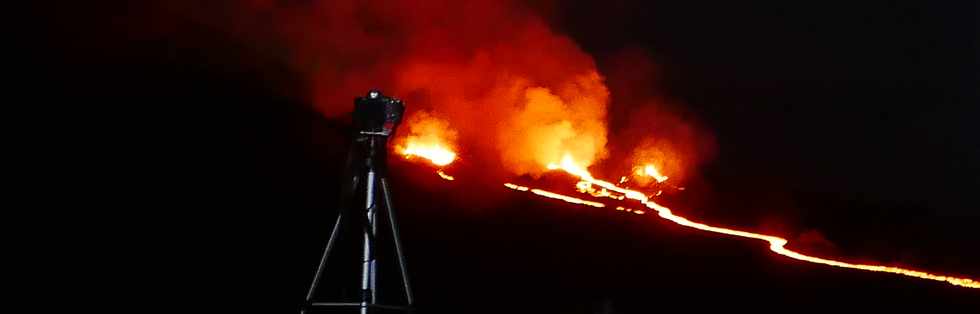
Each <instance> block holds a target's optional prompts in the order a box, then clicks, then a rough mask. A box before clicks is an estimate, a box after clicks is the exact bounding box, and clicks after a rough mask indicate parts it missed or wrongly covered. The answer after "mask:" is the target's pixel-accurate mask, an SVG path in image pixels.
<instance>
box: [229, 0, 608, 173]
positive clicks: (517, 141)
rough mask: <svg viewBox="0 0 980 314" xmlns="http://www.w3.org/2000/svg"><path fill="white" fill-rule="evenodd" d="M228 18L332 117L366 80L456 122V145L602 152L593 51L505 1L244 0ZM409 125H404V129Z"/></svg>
mask: <svg viewBox="0 0 980 314" xmlns="http://www.w3.org/2000/svg"><path fill="white" fill-rule="evenodd" d="M235 16H236V18H234V19H233V21H234V24H233V25H232V26H233V27H232V28H233V29H234V31H235V32H236V33H237V34H239V36H241V37H242V38H247V39H249V40H253V41H261V43H258V44H259V45H271V46H274V47H275V48H270V49H274V50H276V51H282V54H284V55H285V56H287V59H288V61H287V62H288V63H289V65H290V66H291V67H292V68H294V69H296V71H297V72H300V73H303V75H306V76H307V77H308V82H309V86H308V88H309V90H310V98H309V101H311V102H312V103H314V104H315V106H316V109H317V110H318V111H320V112H322V113H323V114H324V115H326V116H327V117H339V116H341V115H342V114H344V113H346V112H349V110H350V108H351V99H352V98H353V97H354V96H356V95H360V94H363V93H364V92H365V91H367V90H368V89H370V88H375V87H377V88H381V89H382V91H384V92H385V93H387V94H391V95H395V96H397V97H399V98H402V99H404V100H405V102H406V105H407V111H408V112H407V115H408V119H407V123H406V125H407V127H408V128H412V126H411V123H412V122H413V121H420V120H418V119H412V116H414V115H417V114H419V112H422V111H429V112H431V113H433V114H434V115H437V116H439V117H441V118H444V119H445V120H446V121H448V123H449V125H448V127H451V128H453V129H455V130H457V131H458V140H459V142H460V143H461V144H462V145H460V147H459V148H460V149H462V150H464V151H462V152H461V153H463V154H466V155H467V156H470V157H471V159H472V158H473V157H474V156H475V157H476V159H481V160H485V161H488V162H494V161H495V162H498V163H499V164H502V165H503V166H504V168H505V169H507V170H509V172H511V173H513V174H532V175H534V174H537V173H538V172H540V171H543V170H544V169H545V166H546V165H547V164H549V163H555V162H558V161H559V160H560V158H561V157H562V156H563V155H565V154H569V155H571V156H573V157H574V158H575V160H576V161H577V162H578V163H580V164H582V165H583V166H588V165H591V164H592V163H594V162H596V161H599V160H601V159H602V158H604V157H605V156H606V147H605V146H606V141H607V139H606V122H605V121H606V106H607V105H608V103H609V97H608V95H609V92H608V90H607V88H606V86H605V83H604V81H603V80H604V78H603V77H602V76H600V75H599V72H598V70H597V68H596V64H595V62H594V60H593V59H592V57H591V56H589V55H588V54H586V53H585V52H583V51H582V50H581V49H580V48H579V47H578V46H576V44H575V43H574V42H573V41H572V40H570V39H569V38H567V37H565V36H562V35H560V34H557V33H555V32H553V31H552V30H551V29H550V28H549V27H548V26H547V25H546V23H545V22H544V21H543V20H542V19H541V18H539V17H538V16H537V15H536V14H534V12H532V11H531V10H530V9H528V8H526V7H523V6H522V5H520V4H518V3H514V2H510V1H491V0H477V1H424V2H418V1H357V2H351V1H322V2H315V3H307V2H298V3H297V2H277V1H251V2H249V3H248V5H245V6H244V9H243V8H241V7H239V8H237V13H235ZM403 133H404V132H403Z"/></svg>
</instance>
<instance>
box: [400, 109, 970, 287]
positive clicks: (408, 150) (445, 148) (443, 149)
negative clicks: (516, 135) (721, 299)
mask: <svg viewBox="0 0 980 314" xmlns="http://www.w3.org/2000/svg"><path fill="white" fill-rule="evenodd" d="M441 130H445V125H439V126H437V127H431V128H427V129H426V130H424V131H425V132H423V133H425V134H421V135H420V134H413V135H411V136H409V137H408V138H407V139H406V140H405V141H404V142H403V143H402V144H401V145H397V146H396V148H397V149H398V152H399V153H400V154H401V155H402V156H403V157H404V158H406V159H413V158H415V157H421V158H424V159H427V160H428V161H429V162H431V163H432V164H434V165H436V166H439V167H444V166H447V165H449V164H450V163H452V162H453V161H454V160H456V153H455V152H454V151H453V150H452V149H450V148H449V147H450V146H449V145H448V144H446V141H445V140H444V139H443V138H442V137H441V136H440V134H441V133H444V131H441ZM547 168H548V170H561V171H564V172H566V173H568V174H571V175H573V176H575V177H577V178H579V180H580V181H579V182H578V183H577V184H576V189H577V190H578V191H579V192H581V193H586V194H589V195H592V196H594V197H608V198H612V199H616V200H623V199H624V198H628V199H631V200H635V201H639V202H640V203H641V204H643V205H644V206H646V207H648V208H650V209H652V210H655V211H657V214H658V215H659V216H660V217H661V218H664V219H667V220H670V221H672V222H674V223H676V224H679V225H682V226H685V227H691V228H695V229H699V230H704V231H710V232H715V233H721V234H727V235H733V236H738V237H743V238H751V239H757V240H762V241H766V242H768V243H769V249H770V250H772V251H773V252H775V253H776V254H780V255H783V256H786V257H790V258H793V259H797V260H801V261H806V262H810V263H817V264H824V265H830V266H836V267H843V268H852V269H860V270H867V271H876V272H887V273H894V274H900V275H905V276H910V277H917V278H922V279H930V280H936V281H944V282H948V283H950V284H953V285H956V286H961V287H968V288H980V282H977V281H975V280H973V279H969V278H958V277H952V276H944V275H935V274H931V273H927V272H924V271H918V270H912V269H905V268H899V267H890V266H881V265H868V264H853V263H847V262H842V261H837V260H832V259H827V258H820V257H814V256H809V255H805V254H802V253H799V252H796V251H792V250H790V249H787V248H786V244H787V243H788V242H789V241H787V240H786V239H784V238H780V237H777V236H773V235H766V234H760V233H753V232H748V231H742V230H736V229H729V228H722V227H715V226H710V225H706V224H703V223H699V222H694V221H691V220H688V219H687V218H684V217H681V216H677V215H674V214H673V213H672V212H671V211H670V209H669V208H667V207H664V206H662V205H660V204H657V203H656V202H654V201H652V200H650V197H648V196H647V195H646V194H644V193H643V192H640V191H636V190H631V189H628V188H624V187H621V186H619V185H616V184H613V183H611V182H608V181H604V180H599V179H596V178H595V177H593V176H592V174H591V173H590V172H589V171H588V170H586V169H585V167H582V166H579V165H578V164H577V163H576V162H575V161H574V160H573V158H572V157H571V155H565V156H564V157H563V158H562V160H561V162H560V163H558V164H550V165H548V166H547ZM637 169H638V170H639V171H638V173H637V174H638V175H646V176H649V177H653V178H654V179H656V180H657V182H659V183H662V182H664V181H666V180H667V176H664V175H663V174H661V173H660V172H659V171H658V170H657V169H656V168H655V167H654V166H652V165H645V166H643V167H639V168H637ZM640 171H641V172H640ZM436 173H437V174H439V176H440V177H442V178H443V179H445V180H450V181H452V180H455V178H453V177H452V176H450V175H447V174H446V173H445V172H443V170H442V169H439V170H437V171H436ZM625 181H626V179H625V177H623V178H621V179H620V183H623V182H625ZM504 186H506V187H507V188H510V189H513V190H516V191H522V192H531V193H534V194H535V195H539V196H542V197H547V198H552V199H558V200H562V201H565V202H569V203H573V204H580V205H587V206H592V207H600V208H602V207H606V204H603V203H600V202H594V201H587V200H583V199H580V198H575V197H571V196H566V195H562V194H558V193H554V192H549V191H545V190H541V189H536V188H529V187H526V186H520V185H516V184H513V183H504ZM658 194H659V192H658ZM616 209H617V210H622V211H628V212H632V213H635V214H641V215H642V214H644V213H645V212H644V211H642V210H632V209H629V210H627V209H626V208H623V207H616Z"/></svg>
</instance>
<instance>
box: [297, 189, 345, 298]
mask: <svg viewBox="0 0 980 314" xmlns="http://www.w3.org/2000/svg"><path fill="white" fill-rule="evenodd" d="M358 181H359V180H358V177H356V176H355V177H353V178H351V185H350V189H351V190H350V193H353V191H356V190H357V185H358ZM342 194H344V195H341V199H343V198H344V197H345V196H346V192H345V193H342ZM341 206H342V208H340V210H338V211H337V219H336V221H335V222H334V223H333V230H331V231H330V239H329V240H327V247H326V248H324V249H323V256H321V257H320V264H319V265H318V266H317V267H316V273H315V274H314V275H313V282H312V283H310V290H309V291H307V292H306V304H305V305H304V307H303V309H302V310H300V314H304V313H306V306H309V305H310V304H311V303H312V302H313V294H314V293H316V288H317V287H318V286H319V285H320V278H321V277H323V270H324V269H326V268H327V259H328V258H329V257H330V251H332V250H333V246H334V244H335V243H337V239H338V238H339V237H340V226H341V225H342V224H343V221H344V211H345V209H344V208H343V206H344V205H341Z"/></svg>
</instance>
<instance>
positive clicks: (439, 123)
mask: <svg viewBox="0 0 980 314" xmlns="http://www.w3.org/2000/svg"><path fill="white" fill-rule="evenodd" d="M405 124H407V126H406V128H408V135H407V136H405V137H402V138H398V139H396V140H395V149H396V151H397V152H398V153H399V154H401V155H402V156H405V157H406V158H409V159H411V158H412V157H421V158H425V159H428V160H429V161H430V162H432V164H434V165H436V166H440V167H442V166H446V165H448V164H451V163H452V162H453V161H454V160H456V152H455V151H454V150H453V147H454V146H455V145H454V143H455V142H456V136H457V134H456V130H453V129H452V128H450V127H449V122H447V121H446V120H443V119H440V118H437V117H435V116H433V115H432V114H429V113H428V112H425V111H419V112H417V113H415V114H414V115H412V116H411V117H410V118H409V119H408V120H407V121H406V122H405Z"/></svg>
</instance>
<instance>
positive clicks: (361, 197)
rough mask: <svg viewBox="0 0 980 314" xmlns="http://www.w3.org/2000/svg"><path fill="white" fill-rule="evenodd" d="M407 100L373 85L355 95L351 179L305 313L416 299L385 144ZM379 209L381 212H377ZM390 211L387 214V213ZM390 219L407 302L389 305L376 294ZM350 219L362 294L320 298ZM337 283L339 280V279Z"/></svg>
mask: <svg viewBox="0 0 980 314" xmlns="http://www.w3.org/2000/svg"><path fill="white" fill-rule="evenodd" d="M404 112H405V105H404V104H403V103H402V101H401V100H398V99H397V98H393V97H387V96H385V95H383V94H381V92H380V91H378V90H371V91H369V92H368V94H367V96H364V97H357V98H355V99H354V112H353V118H354V127H355V130H356V133H355V134H354V135H353V136H354V141H353V144H354V145H352V147H351V148H350V153H349V155H348V167H349V168H348V171H349V173H348V175H350V177H349V178H350V181H349V182H348V183H346V184H345V191H344V192H343V195H344V197H343V198H344V199H345V200H344V201H342V202H343V203H344V204H343V205H341V206H340V207H341V208H340V210H339V211H338V214H337V220H336V221H335V222H334V227H333V231H331V234H330V238H329V240H328V241H327V247H326V249H324V252H323V257H321V259H320V265H319V266H318V267H317V270H316V273H315V274H314V276H313V282H312V283H311V284H310V289H309V291H308V292H307V294H306V304H304V307H303V310H302V312H301V313H306V311H307V310H313V309H317V308H323V309H330V308H334V309H336V308H358V309H360V313H361V314H368V313H369V312H371V311H373V310H377V309H387V310H410V309H411V306H412V303H413V298H412V289H411V286H410V285H409V283H408V270H407V269H406V266H405V256H404V253H403V252H402V245H401V240H400V239H399V237H398V222H397V220H396V216H395V212H394V206H393V204H392V199H391V191H390V190H389V186H388V180H387V179H386V178H385V177H386V174H387V165H386V159H387V151H388V149H387V143H388V137H390V136H391V135H392V134H394V132H395V128H397V127H398V124H399V123H400V122H401V120H402V114H404ZM379 213H381V214H380V215H379ZM385 214H387V215H385ZM384 219H387V221H388V225H389V226H390V227H391V229H390V230H391V233H390V234H391V240H392V242H393V243H392V244H394V249H395V257H396V260H397V265H398V269H399V271H400V273H401V274H400V275H401V276H400V277H401V281H402V288H403V292H404V298H403V301H404V303H405V304H404V305H385V304H382V303H381V302H380V298H379V294H378V290H379V287H378V284H377V277H378V256H377V245H378V242H379V239H378V226H379V225H380V224H381V220H384ZM345 222H346V223H351V224H354V225H355V226H357V228H358V229H360V230H361V233H362V234H361V244H362V246H361V257H360V261H361V274H360V278H361V291H360V292H361V293H360V297H359V298H358V300H357V301H359V302H316V301H315V293H316V290H317V286H318V285H319V284H320V279H321V278H322V277H323V274H324V268H325V267H326V263H327V259H328V258H329V257H330V254H331V251H332V250H333V246H334V244H335V243H336V242H337V241H339V238H340V234H339V232H338V230H340V229H341V225H343V224H345ZM338 284H339V283H338Z"/></svg>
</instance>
